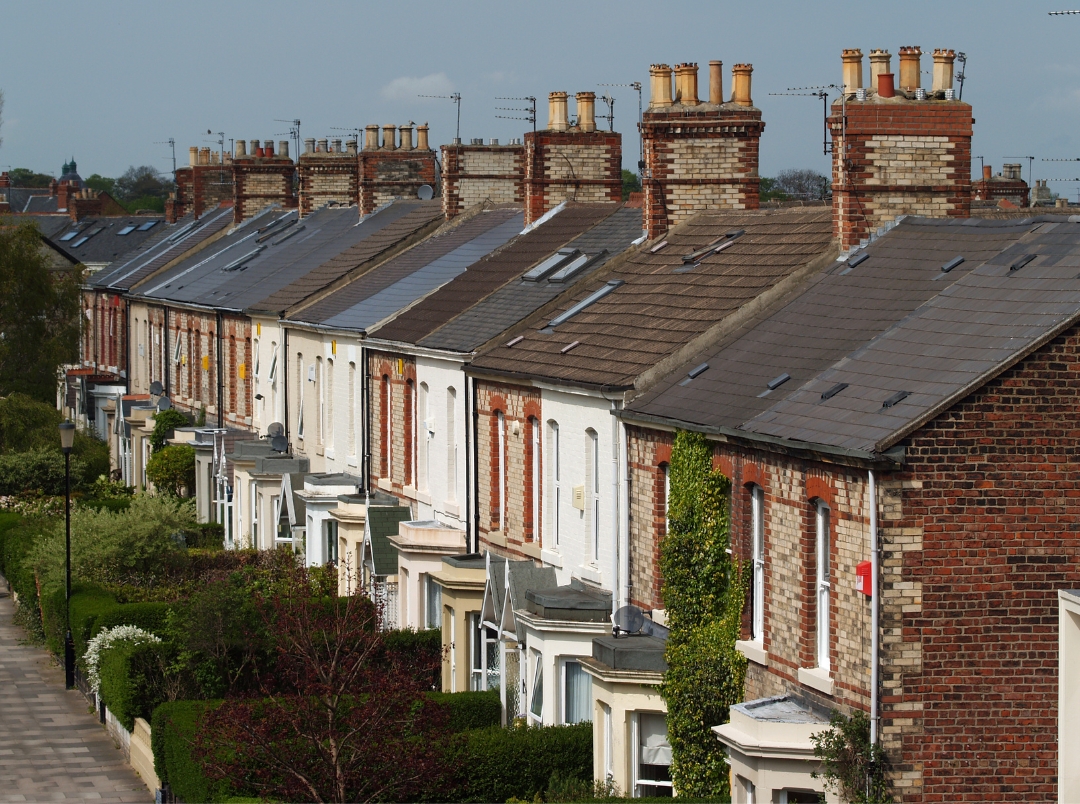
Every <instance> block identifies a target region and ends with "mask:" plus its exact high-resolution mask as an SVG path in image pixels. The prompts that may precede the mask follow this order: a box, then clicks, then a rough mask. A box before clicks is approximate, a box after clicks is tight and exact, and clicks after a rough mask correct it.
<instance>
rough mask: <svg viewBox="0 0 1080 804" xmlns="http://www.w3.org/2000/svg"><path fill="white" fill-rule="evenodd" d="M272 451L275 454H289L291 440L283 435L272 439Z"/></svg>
mask: <svg viewBox="0 0 1080 804" xmlns="http://www.w3.org/2000/svg"><path fill="white" fill-rule="evenodd" d="M270 449H272V450H273V451H274V452H288V451H289V439H287V438H286V437H285V436H283V435H276V436H271V437H270Z"/></svg>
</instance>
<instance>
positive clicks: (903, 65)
mask: <svg viewBox="0 0 1080 804" xmlns="http://www.w3.org/2000/svg"><path fill="white" fill-rule="evenodd" d="M921 57H922V50H920V49H919V47H918V46H917V45H916V46H914V47H902V48H900V89H903V90H906V91H908V92H914V91H915V90H916V89H918V88H919V87H921V86H922V84H921V83H920V80H921V79H920V76H919V68H920V66H921V63H920V58H921Z"/></svg>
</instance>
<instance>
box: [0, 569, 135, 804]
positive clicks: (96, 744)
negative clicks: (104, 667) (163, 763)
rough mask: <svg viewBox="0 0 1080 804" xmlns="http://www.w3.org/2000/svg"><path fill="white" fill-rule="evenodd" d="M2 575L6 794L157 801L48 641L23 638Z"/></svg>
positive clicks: (1, 732)
mask: <svg viewBox="0 0 1080 804" xmlns="http://www.w3.org/2000/svg"><path fill="white" fill-rule="evenodd" d="M14 610H15V609H14V606H13V604H12V601H11V596H10V595H9V594H8V592H7V583H6V582H5V581H4V580H3V578H0V802H7V801H101V802H121V801H124V802H127V801H141V802H151V801H153V800H154V796H153V794H152V793H151V792H150V791H149V790H148V789H147V787H146V785H145V784H143V782H142V780H141V779H140V778H139V776H138V775H137V774H136V773H135V771H133V770H132V769H131V768H130V767H129V766H128V764H127V763H126V762H125V761H124V754H123V752H122V751H121V750H120V749H119V748H117V747H116V746H115V744H114V743H113V741H112V738H111V737H109V735H108V734H107V733H106V732H105V729H104V728H103V727H102V726H101V725H100V724H99V723H98V721H97V718H96V717H95V716H94V714H93V713H92V712H91V711H90V709H89V707H88V705H87V702H86V699H85V698H84V697H83V696H82V694H81V693H79V692H78V691H77V690H65V689H64V670H63V668H61V667H58V666H57V665H56V664H55V663H53V662H52V660H51V659H50V658H49V655H48V653H47V652H46V651H45V649H44V648H39V647H34V646H31V645H26V644H23V643H24V642H25V639H26V635H25V633H24V632H23V630H22V629H21V628H19V627H18V626H16V625H14V624H13V623H12V620H11V618H12V614H13V613H14Z"/></svg>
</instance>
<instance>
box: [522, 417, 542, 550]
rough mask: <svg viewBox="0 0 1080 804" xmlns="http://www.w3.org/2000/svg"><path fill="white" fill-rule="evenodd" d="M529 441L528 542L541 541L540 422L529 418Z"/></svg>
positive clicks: (527, 463) (526, 462) (526, 459)
mask: <svg viewBox="0 0 1080 804" xmlns="http://www.w3.org/2000/svg"><path fill="white" fill-rule="evenodd" d="M528 438H529V441H528V450H527V451H526V455H525V472H526V478H525V482H526V483H527V484H528V489H529V496H530V500H529V502H530V505H529V506H528V510H527V511H526V512H525V515H526V516H527V517H528V518H529V523H528V527H527V528H526V530H525V537H526V539H527V540H534V541H537V542H539V541H541V539H540V491H541V489H540V420H539V419H536V418H534V417H530V418H529V436H528Z"/></svg>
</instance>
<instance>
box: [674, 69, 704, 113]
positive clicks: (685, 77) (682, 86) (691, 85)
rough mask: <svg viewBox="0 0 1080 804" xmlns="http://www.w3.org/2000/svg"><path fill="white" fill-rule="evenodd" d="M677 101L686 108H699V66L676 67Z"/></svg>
mask: <svg viewBox="0 0 1080 804" xmlns="http://www.w3.org/2000/svg"><path fill="white" fill-rule="evenodd" d="M675 100H676V102H678V103H681V104H683V105H684V106H697V105H698V103H700V101H698V96H697V64H694V63H692V62H687V63H684V64H676V65H675Z"/></svg>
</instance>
